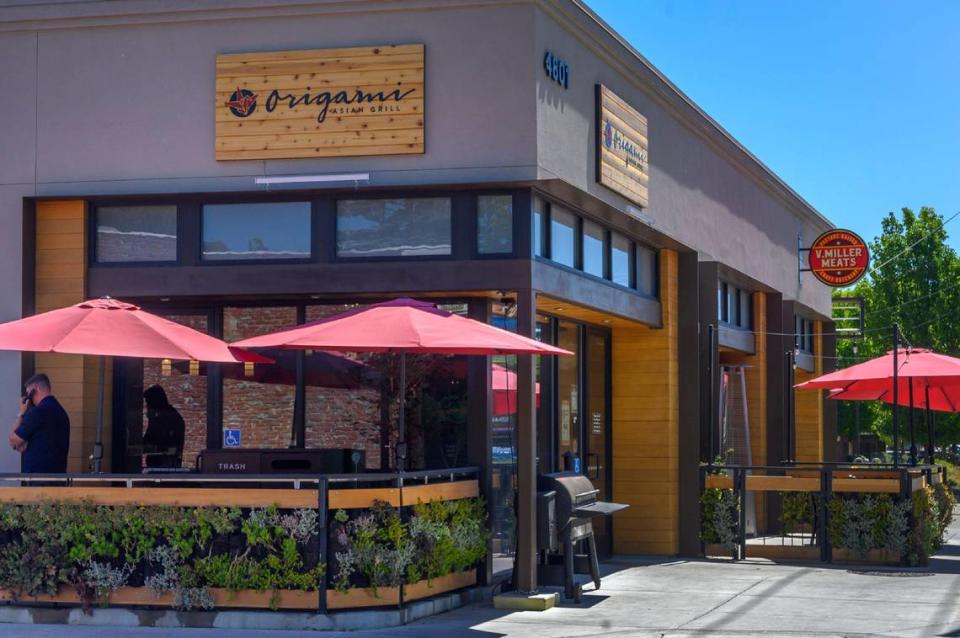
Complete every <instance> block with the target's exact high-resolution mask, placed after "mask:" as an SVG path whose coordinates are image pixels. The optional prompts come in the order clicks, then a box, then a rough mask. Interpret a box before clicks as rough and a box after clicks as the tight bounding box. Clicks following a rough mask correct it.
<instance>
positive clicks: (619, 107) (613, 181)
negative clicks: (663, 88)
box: [594, 83, 650, 208]
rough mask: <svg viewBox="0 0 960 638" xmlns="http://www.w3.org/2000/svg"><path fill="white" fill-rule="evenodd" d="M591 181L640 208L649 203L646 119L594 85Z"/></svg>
mask: <svg viewBox="0 0 960 638" xmlns="http://www.w3.org/2000/svg"><path fill="white" fill-rule="evenodd" d="M595 102H596V105H595V117H594V138H595V139H594V147H595V160H596V165H595V169H596V170H595V173H596V174H595V179H596V182H597V183H598V184H600V185H601V186H604V187H605V188H609V189H610V190H612V191H613V192H615V193H617V194H618V195H620V196H621V197H624V198H625V199H627V200H629V201H631V202H633V203H634V204H636V205H637V206H639V207H640V208H647V207H648V206H649V201H650V159H649V138H648V128H647V118H646V117H645V116H644V115H643V114H641V113H640V112H639V111H637V110H636V109H635V108H633V107H632V106H630V105H629V104H628V103H627V102H626V100H624V99H623V98H621V97H620V96H619V95H617V94H616V93H614V92H613V91H611V90H610V89H609V88H607V87H606V86H605V85H603V84H599V83H598V84H597V85H596V98H595Z"/></svg>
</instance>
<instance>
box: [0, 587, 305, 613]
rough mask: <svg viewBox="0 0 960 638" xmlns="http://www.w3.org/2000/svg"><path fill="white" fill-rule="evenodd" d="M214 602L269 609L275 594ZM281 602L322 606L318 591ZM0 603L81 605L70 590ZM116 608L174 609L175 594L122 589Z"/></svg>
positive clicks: (217, 592)
mask: <svg viewBox="0 0 960 638" xmlns="http://www.w3.org/2000/svg"><path fill="white" fill-rule="evenodd" d="M210 592H211V593H212V594H213V599H214V601H215V602H216V608H217V609H230V608H239V609H270V599H271V598H272V597H273V592H269V591H264V592H259V591H255V590H252V589H244V590H241V591H237V592H231V591H230V590H229V589H218V588H213V587H212V588H211V589H210ZM278 595H279V596H280V601H279V604H278V606H277V608H278V609H309V610H316V609H317V608H318V606H319V604H320V597H319V595H318V593H317V592H316V591H300V590H291V589H284V590H281V591H279V592H278ZM0 601H5V602H17V603H22V604H28V605H29V604H51V603H56V604H63V605H79V604H80V596H78V595H77V592H75V591H73V590H72V589H70V588H66V587H61V588H60V591H58V592H57V593H56V595H54V596H49V595H46V594H41V595H40V596H21V597H19V598H17V597H15V596H14V594H13V592H11V591H10V590H6V589H3V590H0ZM116 605H136V606H151V607H172V606H173V594H163V595H162V596H159V597H158V596H156V595H154V593H153V592H152V591H151V590H150V589H148V588H146V587H121V588H120V589H118V590H117V591H115V592H113V594H112V595H111V596H110V600H109V601H108V606H116Z"/></svg>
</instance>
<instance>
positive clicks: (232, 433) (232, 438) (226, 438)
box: [223, 429, 243, 447]
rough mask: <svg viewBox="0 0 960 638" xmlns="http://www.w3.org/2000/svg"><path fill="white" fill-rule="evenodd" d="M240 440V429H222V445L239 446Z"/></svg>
mask: <svg viewBox="0 0 960 638" xmlns="http://www.w3.org/2000/svg"><path fill="white" fill-rule="evenodd" d="M242 440H243V439H242V436H241V434H240V430H231V429H224V431H223V447H240V444H241V441H242Z"/></svg>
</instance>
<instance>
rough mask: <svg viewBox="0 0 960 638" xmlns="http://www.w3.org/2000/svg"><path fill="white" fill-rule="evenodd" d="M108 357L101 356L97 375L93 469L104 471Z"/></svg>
mask: <svg viewBox="0 0 960 638" xmlns="http://www.w3.org/2000/svg"><path fill="white" fill-rule="evenodd" d="M106 370H107V358H106V357H105V356H102V355H101V356H100V371H99V372H98V375H97V438H96V440H95V441H94V443H93V471H94V472H95V473H97V474H100V473H101V472H102V471H103V400H104V395H105V391H104V387H105V386H106Z"/></svg>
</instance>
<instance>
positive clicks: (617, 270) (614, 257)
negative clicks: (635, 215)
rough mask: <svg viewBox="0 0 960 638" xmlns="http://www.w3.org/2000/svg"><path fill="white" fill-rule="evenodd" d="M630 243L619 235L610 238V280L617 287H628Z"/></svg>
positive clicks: (614, 234)
mask: <svg viewBox="0 0 960 638" xmlns="http://www.w3.org/2000/svg"><path fill="white" fill-rule="evenodd" d="M631 249H632V242H631V241H630V240H629V239H627V238H626V237H624V236H623V235H621V234H620V233H612V234H611V237H610V280H611V281H612V282H613V283H615V284H617V285H618V286H630V283H631V282H630V268H631V266H630V251H631Z"/></svg>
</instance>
